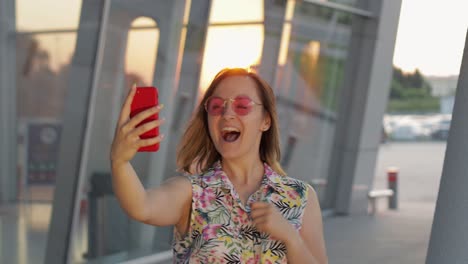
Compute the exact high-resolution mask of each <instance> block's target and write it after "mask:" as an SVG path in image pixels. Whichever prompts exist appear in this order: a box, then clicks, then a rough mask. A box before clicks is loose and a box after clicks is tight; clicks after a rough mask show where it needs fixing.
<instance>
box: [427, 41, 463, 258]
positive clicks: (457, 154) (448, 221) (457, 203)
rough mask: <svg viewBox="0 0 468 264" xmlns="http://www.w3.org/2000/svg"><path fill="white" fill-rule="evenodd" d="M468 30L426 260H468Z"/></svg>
mask: <svg viewBox="0 0 468 264" xmlns="http://www.w3.org/2000/svg"><path fill="white" fill-rule="evenodd" d="M467 101H468V32H467V36H466V40H465V51H464V55H463V61H462V65H461V69H460V75H459V77H458V86H457V91H456V94H455V105H454V108H453V113H452V123H451V126H450V132H449V137H448V140H447V149H446V152H445V161H444V167H443V171H442V178H441V180H440V187H439V195H438V198H437V205H436V210H435V215H434V221H433V224H432V231H431V237H430V241H429V249H428V253H427V258H426V263H427V264H432V263H434V264H435V263H468V251H467V250H466V249H467V248H468V239H467V237H468V221H467V219H468V192H467V191H466V188H467V186H468V177H467V175H466V172H467V171H468V162H466V157H468V121H467V119H466V113H467V112H468V104H467V103H466V102H467Z"/></svg>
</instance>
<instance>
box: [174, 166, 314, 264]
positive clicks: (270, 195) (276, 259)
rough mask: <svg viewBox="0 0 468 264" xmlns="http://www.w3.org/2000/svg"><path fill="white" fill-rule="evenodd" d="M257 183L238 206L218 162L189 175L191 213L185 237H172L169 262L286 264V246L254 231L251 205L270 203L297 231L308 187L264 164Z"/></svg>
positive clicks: (235, 196)
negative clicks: (171, 260)
mask: <svg viewBox="0 0 468 264" xmlns="http://www.w3.org/2000/svg"><path fill="white" fill-rule="evenodd" d="M264 169H265V175H264V177H263V180H262V184H261V186H260V188H259V190H257V192H255V193H254V194H252V195H251V196H250V197H249V199H248V201H247V203H246V204H245V205H244V204H242V202H241V200H240V198H239V195H238V193H237V192H236V190H235V189H234V187H233V185H232V183H231V182H230V180H229V178H228V177H227V175H226V174H225V173H224V172H223V170H222V168H221V163H220V162H219V161H218V162H216V163H214V164H213V166H212V167H211V168H210V169H208V170H207V171H206V172H205V173H203V174H201V175H193V176H190V177H189V179H190V181H191V183H192V213H191V223H190V227H189V230H188V233H187V234H186V235H185V236H183V237H181V236H180V235H179V234H178V233H177V232H174V244H173V250H174V263H226V264H237V263H249V264H250V263H252V264H253V263H272V264H274V263H287V259H286V246H285V245H284V243H282V242H281V241H277V240H273V239H272V238H270V236H269V235H268V234H267V233H262V232H259V231H258V230H257V229H256V228H255V225H254V224H253V223H252V219H251V218H250V205H251V204H252V203H253V202H255V201H264V202H268V203H271V204H274V205H275V206H276V207H277V208H278V210H279V211H280V212H281V214H282V215H283V217H284V218H285V219H286V220H288V221H289V223H291V224H292V225H293V226H294V227H295V229H296V230H297V231H299V229H300V228H301V226H302V217H303V215H304V208H305V207H306V203H307V193H308V185H307V184H305V183H304V182H302V181H300V180H297V179H294V178H290V177H287V176H280V175H278V174H277V173H276V172H275V171H273V170H272V169H271V167H270V166H269V165H268V164H266V163H265V164H264Z"/></svg>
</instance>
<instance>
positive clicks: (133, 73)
mask: <svg viewBox="0 0 468 264" xmlns="http://www.w3.org/2000/svg"><path fill="white" fill-rule="evenodd" d="M158 42H159V30H158V29H157V28H156V23H155V22H154V20H152V19H150V18H147V17H140V18H137V19H135V21H134V22H133V23H132V29H131V30H130V32H129V34H128V40H127V51H126V52H125V54H126V55H125V72H126V74H127V76H129V78H130V79H133V81H134V83H137V84H138V85H139V86H148V85H152V83H153V74H154V69H155V67H156V63H155V62H156V55H157V50H158Z"/></svg>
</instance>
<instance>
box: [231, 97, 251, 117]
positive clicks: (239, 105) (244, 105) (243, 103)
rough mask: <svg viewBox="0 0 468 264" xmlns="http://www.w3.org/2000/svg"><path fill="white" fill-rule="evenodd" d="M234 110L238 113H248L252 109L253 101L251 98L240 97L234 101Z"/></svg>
mask: <svg viewBox="0 0 468 264" xmlns="http://www.w3.org/2000/svg"><path fill="white" fill-rule="evenodd" d="M232 107H233V108H234V112H236V114H238V115H241V116H243V115H247V114H248V113H250V111H251V110H252V101H251V100H250V99H249V98H243V97H238V98H236V99H235V100H234V102H233V103H232Z"/></svg>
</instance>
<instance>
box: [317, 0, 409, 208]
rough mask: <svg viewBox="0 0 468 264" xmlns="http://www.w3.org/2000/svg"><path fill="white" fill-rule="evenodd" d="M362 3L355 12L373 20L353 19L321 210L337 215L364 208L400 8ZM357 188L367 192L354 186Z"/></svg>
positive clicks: (384, 0) (385, 2)
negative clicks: (333, 211) (368, 14)
mask: <svg viewBox="0 0 468 264" xmlns="http://www.w3.org/2000/svg"><path fill="white" fill-rule="evenodd" d="M361 2H362V5H360V6H359V8H361V9H364V10H368V11H370V12H371V13H372V14H373V15H374V16H373V17H371V18H365V17H356V18H355V19H354V21H353V30H352V37H351V44H350V48H349V50H348V60H347V62H346V63H347V65H346V68H345V78H344V81H343V85H344V86H343V87H342V89H341V95H340V96H341V97H340V109H339V113H338V121H337V128H336V136H335V142H334V143H333V144H334V145H333V149H332V158H331V164H330V173H331V175H330V177H329V183H328V185H329V186H328V188H327V194H326V195H327V198H326V205H325V206H324V207H331V208H334V210H335V213H336V214H342V215H346V214H348V213H349V211H350V209H351V207H353V209H354V207H355V209H357V210H362V211H365V210H367V196H366V195H367V192H368V190H369V189H368V187H369V186H372V183H373V179H374V170H375V162H376V158H377V154H378V148H379V144H380V138H381V132H382V120H383V115H384V113H385V109H386V105H387V100H388V94H389V90H390V81H391V74H392V61H393V50H394V46H395V39H396V33H397V26H398V19H399V14H400V7H401V0H395V1H394V0H381V1H373V0H372V1H369V0H368V1H361ZM366 4H367V6H366ZM357 184H358V185H360V186H366V188H354V185H357ZM352 200H353V202H351V201H352ZM353 211H354V210H353Z"/></svg>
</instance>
